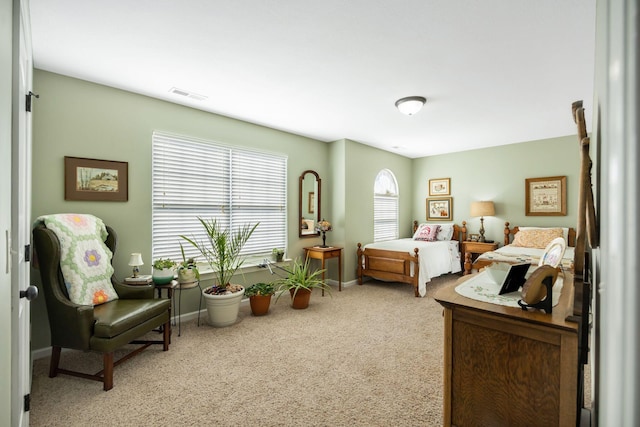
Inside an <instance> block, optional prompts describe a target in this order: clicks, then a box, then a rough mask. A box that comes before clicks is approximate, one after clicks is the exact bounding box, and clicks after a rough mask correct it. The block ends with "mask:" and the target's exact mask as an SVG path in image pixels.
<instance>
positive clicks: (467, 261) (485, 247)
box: [462, 240, 498, 274]
mask: <svg viewBox="0 0 640 427" xmlns="http://www.w3.org/2000/svg"><path fill="white" fill-rule="evenodd" d="M496 249H498V244H497V243H486V242H472V241H470V240H465V241H464V242H462V253H463V254H464V273H463V274H467V272H470V271H471V264H473V261H474V260H475V258H477V256H478V255H480V254H483V253H485V252H491V251H495V250H496ZM473 255H476V256H475V257H474V256H473Z"/></svg>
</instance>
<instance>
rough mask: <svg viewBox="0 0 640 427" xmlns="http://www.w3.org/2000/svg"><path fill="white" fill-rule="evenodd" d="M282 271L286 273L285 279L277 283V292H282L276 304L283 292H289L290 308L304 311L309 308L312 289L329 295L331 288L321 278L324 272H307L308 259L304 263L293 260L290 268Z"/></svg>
mask: <svg viewBox="0 0 640 427" xmlns="http://www.w3.org/2000/svg"><path fill="white" fill-rule="evenodd" d="M283 269H284V270H285V271H286V272H287V277H284V278H282V279H279V280H278V281H277V286H278V291H282V292H280V294H279V295H278V297H277V298H276V302H277V301H278V299H280V297H281V296H282V294H283V293H284V292H285V291H289V294H290V295H291V307H293V308H295V309H304V308H307V307H308V306H309V299H310V298H311V291H312V290H313V289H314V288H318V289H323V290H326V291H327V292H329V295H331V287H330V286H329V285H327V284H326V283H325V282H324V281H323V280H322V278H321V277H322V273H323V272H324V271H325V270H315V271H309V259H308V258H307V259H306V260H305V262H304V263H303V262H300V261H299V260H298V259H295V260H294V261H293V264H292V265H291V267H290V268H286V267H283Z"/></svg>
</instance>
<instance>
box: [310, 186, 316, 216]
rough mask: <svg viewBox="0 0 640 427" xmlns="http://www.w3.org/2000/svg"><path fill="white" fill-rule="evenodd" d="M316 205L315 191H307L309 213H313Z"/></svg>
mask: <svg viewBox="0 0 640 427" xmlns="http://www.w3.org/2000/svg"><path fill="white" fill-rule="evenodd" d="M315 206H316V193H315V192H314V191H309V213H310V214H312V213H315Z"/></svg>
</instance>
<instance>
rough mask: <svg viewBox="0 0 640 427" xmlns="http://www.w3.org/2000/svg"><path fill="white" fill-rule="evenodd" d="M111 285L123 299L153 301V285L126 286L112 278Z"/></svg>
mask: <svg viewBox="0 0 640 427" xmlns="http://www.w3.org/2000/svg"><path fill="white" fill-rule="evenodd" d="M111 284H113V288H114V289H115V290H116V293H117V294H118V297H119V298H122V299H153V290H154V286H153V285H144V286H139V285H125V284H124V283H119V282H117V281H116V280H115V279H113V278H111Z"/></svg>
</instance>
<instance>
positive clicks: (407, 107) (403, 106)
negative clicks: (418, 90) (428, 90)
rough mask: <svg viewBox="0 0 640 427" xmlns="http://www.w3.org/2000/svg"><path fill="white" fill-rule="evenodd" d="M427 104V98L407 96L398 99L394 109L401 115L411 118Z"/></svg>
mask: <svg viewBox="0 0 640 427" xmlns="http://www.w3.org/2000/svg"><path fill="white" fill-rule="evenodd" d="M425 102H427V98H425V97H423V96H407V97H406V98H400V99H398V100H397V101H396V107H397V108H398V110H400V112H401V113H402V114H406V115H407V116H412V115H414V114H415V113H417V112H418V111H420V109H421V108H422V106H423V105H424V103H425Z"/></svg>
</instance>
